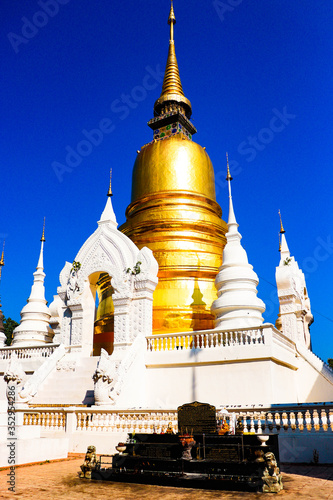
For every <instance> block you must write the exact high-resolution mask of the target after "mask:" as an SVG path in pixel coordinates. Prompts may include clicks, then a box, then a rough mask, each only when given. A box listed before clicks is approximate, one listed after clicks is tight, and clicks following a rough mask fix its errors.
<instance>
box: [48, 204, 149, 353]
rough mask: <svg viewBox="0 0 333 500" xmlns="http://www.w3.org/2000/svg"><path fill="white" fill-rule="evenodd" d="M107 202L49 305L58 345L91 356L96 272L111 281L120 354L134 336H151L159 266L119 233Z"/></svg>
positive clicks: (115, 332) (62, 275)
mask: <svg viewBox="0 0 333 500" xmlns="http://www.w3.org/2000/svg"><path fill="white" fill-rule="evenodd" d="M112 214H113V215H114V213H113V209H112V204H111V198H110V197H108V200H107V203H106V207H105V209H104V211H103V213H102V216H101V219H100V221H99V222H98V227H97V229H96V231H95V232H94V233H93V234H92V235H91V236H90V237H89V238H88V239H87V241H86V242H85V243H84V244H83V245H82V247H81V249H80V250H79V252H78V254H77V255H76V257H75V263H76V264H77V266H76V270H75V269H74V267H72V265H69V264H68V262H67V263H66V265H65V267H64V269H63V270H62V271H61V273H60V283H61V286H60V287H59V288H58V295H57V297H56V298H55V300H54V302H53V303H52V304H51V305H50V308H51V311H52V318H51V324H52V325H54V327H55V329H56V333H57V338H59V341H61V342H63V343H64V344H65V345H81V346H82V349H83V351H84V352H85V353H86V354H87V355H90V354H91V352H92V348H93V329H94V320H95V293H96V283H97V281H98V279H99V277H100V274H101V273H107V274H109V276H110V277H111V284H112V287H113V289H114V294H113V296H112V300H113V304H114V347H115V350H117V349H123V348H125V347H126V346H127V345H130V344H131V343H132V342H133V340H134V338H135V337H136V335H138V334H140V333H141V334H143V332H145V334H146V335H148V334H150V333H148V332H151V331H152V300H153V299H152V296H153V291H154V289H155V287H156V285H157V281H158V280H157V272H158V264H157V262H156V260H155V258H154V256H153V253H152V252H151V250H149V249H148V248H143V249H141V250H139V249H138V247H137V246H136V245H135V244H134V243H133V242H132V241H131V240H130V239H129V238H128V237H127V236H125V235H124V234H123V233H121V232H120V231H118V229H117V222H116V219H115V217H114V216H113V215H112Z"/></svg>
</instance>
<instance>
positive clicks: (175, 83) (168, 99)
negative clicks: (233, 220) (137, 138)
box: [154, 1, 192, 118]
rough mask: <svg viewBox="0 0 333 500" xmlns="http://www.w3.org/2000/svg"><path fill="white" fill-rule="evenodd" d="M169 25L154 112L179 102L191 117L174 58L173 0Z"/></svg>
mask: <svg viewBox="0 0 333 500" xmlns="http://www.w3.org/2000/svg"><path fill="white" fill-rule="evenodd" d="M168 24H169V25H170V40H169V54H168V59H167V64H166V68H165V73H164V80H163V86H162V93H161V96H160V98H159V99H157V101H156V102H155V105H154V112H155V115H157V116H158V115H160V114H164V112H165V111H166V109H165V108H166V107H167V105H168V104H171V103H176V104H177V103H179V106H180V107H182V108H183V109H184V111H185V115H186V116H187V118H190V117H191V114H192V106H191V103H190V101H189V100H188V99H186V97H185V95H184V92H183V87H182V83H181V81H180V76H179V68H178V63H177V58H176V51H175V42H174V29H173V27H174V25H175V24H176V17H175V13H174V10H173V2H172V1H171V8H170V14H169V18H168Z"/></svg>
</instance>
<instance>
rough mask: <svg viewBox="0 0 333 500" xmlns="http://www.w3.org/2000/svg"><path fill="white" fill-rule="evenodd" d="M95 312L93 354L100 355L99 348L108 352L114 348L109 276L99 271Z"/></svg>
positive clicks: (110, 352) (111, 292)
mask: <svg viewBox="0 0 333 500" xmlns="http://www.w3.org/2000/svg"><path fill="white" fill-rule="evenodd" d="M95 286H96V312H95V321H94V339H93V356H100V354H101V349H105V350H106V352H107V353H108V354H112V353H113V349H114V304H113V300H112V295H113V294H114V290H113V287H112V285H111V277H110V276H109V274H108V273H100V274H99V276H98V278H97V281H96V284H95Z"/></svg>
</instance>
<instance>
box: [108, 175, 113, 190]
mask: <svg viewBox="0 0 333 500" xmlns="http://www.w3.org/2000/svg"><path fill="white" fill-rule="evenodd" d="M111 179H112V168H110V184H109V191H108V196H113V193H112V189H111Z"/></svg>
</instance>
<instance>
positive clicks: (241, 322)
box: [211, 154, 265, 330]
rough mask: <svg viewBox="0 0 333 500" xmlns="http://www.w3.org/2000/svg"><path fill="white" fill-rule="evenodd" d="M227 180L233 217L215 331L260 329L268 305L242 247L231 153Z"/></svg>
mask: <svg viewBox="0 0 333 500" xmlns="http://www.w3.org/2000/svg"><path fill="white" fill-rule="evenodd" d="M227 171H228V174H227V181H228V187H229V218H228V232H227V234H226V238H227V244H226V246H225V248H224V251H223V265H222V266H221V267H220V269H219V273H218V275H217V276H216V279H215V285H216V288H217V294H218V299H217V300H215V301H214V302H213V304H212V308H211V310H212V313H213V314H214V315H215V328H223V329H229V330H230V329H237V328H251V327H258V326H260V325H262V323H263V321H264V320H263V317H262V314H263V312H264V311H265V304H264V303H263V301H262V300H261V299H259V298H258V297H257V286H258V283H259V280H258V276H257V274H256V273H255V272H254V271H253V267H252V266H251V264H249V262H248V258H247V254H246V251H245V249H244V248H243V247H242V245H241V239H242V236H241V235H240V233H239V232H238V224H237V221H236V217H235V213H234V208H233V203H232V196H231V185H230V182H231V181H232V177H231V175H230V170H229V161H228V154H227Z"/></svg>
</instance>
